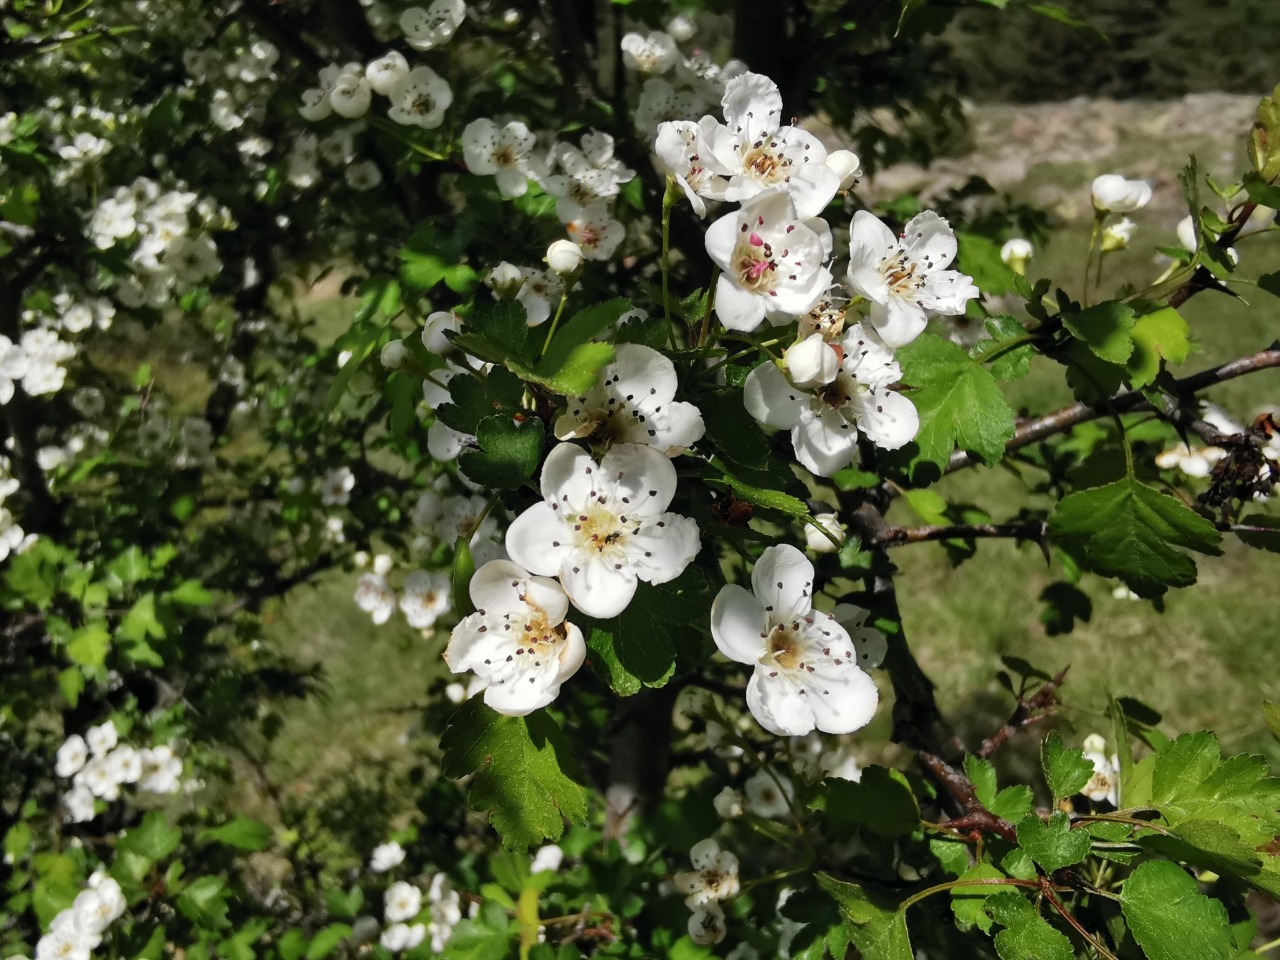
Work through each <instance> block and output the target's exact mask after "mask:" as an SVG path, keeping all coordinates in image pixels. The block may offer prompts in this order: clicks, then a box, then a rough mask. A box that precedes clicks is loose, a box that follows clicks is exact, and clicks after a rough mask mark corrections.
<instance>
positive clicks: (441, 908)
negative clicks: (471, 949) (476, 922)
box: [427, 873, 462, 953]
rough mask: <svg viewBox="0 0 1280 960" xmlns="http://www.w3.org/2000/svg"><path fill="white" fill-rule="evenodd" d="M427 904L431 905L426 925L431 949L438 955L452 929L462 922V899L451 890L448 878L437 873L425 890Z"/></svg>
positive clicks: (447, 940) (455, 891)
mask: <svg viewBox="0 0 1280 960" xmlns="http://www.w3.org/2000/svg"><path fill="white" fill-rule="evenodd" d="M427 902H428V903H430V904H431V908H430V909H431V922H430V923H428V924H427V933H428V934H430V936H431V949H432V950H434V951H435V952H436V953H440V952H441V951H443V950H444V948H445V946H446V945H447V944H448V942H449V938H450V937H452V936H453V928H454V927H456V926H457V925H458V924H459V923H460V922H461V920H462V897H461V896H459V895H458V891H457V890H455V889H453V886H452V885H451V884H450V883H449V878H448V877H446V876H445V875H444V874H443V873H437V874H436V875H435V876H434V877H432V878H431V885H430V886H429V887H428V888H427Z"/></svg>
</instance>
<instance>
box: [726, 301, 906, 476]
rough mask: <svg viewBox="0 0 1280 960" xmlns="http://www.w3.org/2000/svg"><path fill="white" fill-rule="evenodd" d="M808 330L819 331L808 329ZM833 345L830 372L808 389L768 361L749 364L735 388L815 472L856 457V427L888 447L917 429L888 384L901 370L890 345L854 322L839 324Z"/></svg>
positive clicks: (828, 473)
mask: <svg viewBox="0 0 1280 960" xmlns="http://www.w3.org/2000/svg"><path fill="white" fill-rule="evenodd" d="M815 337H819V338H820V334H811V335H810V339H813V338H815ZM824 346H825V349H829V350H830V349H833V348H832V347H831V346H829V345H824ZM840 346H841V350H842V356H841V360H840V367H839V370H838V372H837V373H836V376H835V378H834V379H833V380H832V381H831V382H830V383H828V384H825V385H822V386H819V387H817V388H816V389H815V390H813V391H812V392H809V391H806V390H802V389H801V388H800V387H798V386H796V385H794V384H793V383H791V382H790V381H789V380H788V379H787V377H786V376H785V375H784V374H783V373H782V371H781V370H779V369H778V368H777V367H776V366H775V365H774V364H772V363H763V364H761V365H760V366H758V367H756V368H755V369H754V370H752V371H751V373H749V374H748V375H747V379H746V382H745V383H744V384H743V390H742V399H743V402H744V403H745V405H746V408H747V412H749V413H750V414H751V415H752V416H753V417H755V418H756V419H757V420H759V421H760V422H761V423H765V424H768V425H769V426H771V427H776V428H778V429H782V430H788V429H789V430H790V431H791V445H792V447H793V448H794V449H795V453H796V459H797V460H799V461H800V462H801V463H802V464H803V465H804V466H805V467H806V468H807V469H809V470H811V471H812V472H813V473H815V474H817V475H819V476H823V477H829V476H831V475H832V474H834V473H835V472H836V471H837V470H840V469H841V468H843V467H845V466H847V465H848V464H850V463H851V462H853V461H854V460H855V459H856V458H857V455H858V446H857V441H858V431H859V430H861V431H862V433H864V434H865V435H866V436H867V438H868V439H869V440H871V442H872V443H874V444H875V445H876V446H878V447H881V448H883V449H885V450H896V449H898V448H899V447H901V446H902V445H903V444H906V443H907V442H909V441H910V440H911V439H912V438H914V437H915V435H916V433H917V431H919V429H920V417H919V414H917V412H916V408H915V406H914V405H913V404H912V403H911V401H910V400H909V399H907V397H905V396H904V395H903V394H901V393H897V392H896V391H893V390H890V389H889V386H890V385H891V384H892V383H894V382H895V381H896V380H897V379H898V378H899V377H900V376H901V375H902V372H901V370H900V368H899V367H898V364H897V362H896V361H895V360H894V359H893V351H892V350H890V349H889V348H888V347H886V346H884V345H883V344H882V343H880V342H879V341H878V340H876V339H875V338H874V337H872V336H871V335H869V334H868V333H867V332H866V331H864V330H863V329H862V325H861V324H854V325H853V326H851V327H850V328H849V329H848V330H846V331H845V333H844V339H843V340H842V341H841V344H840Z"/></svg>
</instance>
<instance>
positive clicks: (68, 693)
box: [58, 667, 85, 710]
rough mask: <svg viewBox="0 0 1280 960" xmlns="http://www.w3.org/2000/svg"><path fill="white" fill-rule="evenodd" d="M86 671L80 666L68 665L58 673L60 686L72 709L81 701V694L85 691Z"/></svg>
mask: <svg viewBox="0 0 1280 960" xmlns="http://www.w3.org/2000/svg"><path fill="white" fill-rule="evenodd" d="M84 684H85V677H84V671H83V670H81V669H80V668H79V667H67V669H65V670H63V671H61V672H60V673H59V674H58V688H59V689H60V690H61V691H62V696H63V698H64V699H65V700H66V701H67V705H68V706H70V707H71V709H73V710H74V709H75V707H76V704H78V703H79V702H80V694H82V693H84Z"/></svg>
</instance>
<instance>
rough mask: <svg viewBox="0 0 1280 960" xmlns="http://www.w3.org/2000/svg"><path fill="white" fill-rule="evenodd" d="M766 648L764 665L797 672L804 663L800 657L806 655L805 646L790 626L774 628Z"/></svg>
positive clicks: (781, 624) (782, 624)
mask: <svg viewBox="0 0 1280 960" xmlns="http://www.w3.org/2000/svg"><path fill="white" fill-rule="evenodd" d="M766 646H767V651H766V653H765V655H764V657H763V658H762V662H763V663H765V664H769V663H772V664H774V665H775V666H777V667H779V668H781V669H783V670H795V669H796V668H797V667H799V666H801V664H802V662H803V661H801V659H800V657H801V656H802V655H803V653H804V646H803V644H801V643H800V638H799V637H798V636H796V634H795V632H794V631H793V630H792V629H791V627H790V626H789V625H787V624H785V623H780V624H778V625H777V626H776V627H774V628H773V630H772V631H770V633H769V638H768V641H767V643H766Z"/></svg>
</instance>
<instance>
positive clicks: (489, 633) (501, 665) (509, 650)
mask: <svg viewBox="0 0 1280 960" xmlns="http://www.w3.org/2000/svg"><path fill="white" fill-rule="evenodd" d="M468 592H469V593H470V594H471V602H472V603H474V604H475V607H476V612H475V613H473V614H471V615H470V616H468V617H465V618H464V619H463V620H462V622H461V623H459V624H458V625H457V626H456V627H454V628H453V633H452V635H451V636H450V637H449V646H448V648H447V649H446V650H445V653H444V658H445V662H446V663H448V664H449V669H450V670H452V671H453V672H454V673H462V672H463V671H466V670H471V671H473V672H474V673H475V675H476V677H477V678H478V679H480V680H481V681H483V682H484V684H485V691H484V702H485V703H487V704H488V705H489V706H490V707H492V708H493V709H494V710H496V711H498V712H499V713H502V714H506V715H507V716H516V717H518V716H523V715H525V714H527V713H530V712H532V711H534V710H537V709H538V708H539V707H545V706H546V705H547V704H548V703H551V701H553V700H554V699H555V698H556V697H557V696H558V695H559V693H560V686H561V684H563V683H564V682H565V681H566V680H568V679H569V678H570V677H572V676H573V675H574V674H575V673H577V671H578V668H579V667H581V666H582V663H583V661H584V660H585V659H586V653H587V648H586V642H585V640H584V639H583V637H582V631H581V630H579V629H578V628H577V627H576V626H574V625H573V624H572V623H567V622H566V621H565V619H564V618H565V614H566V613H568V611H569V599H568V597H567V596H566V595H565V592H564V590H563V589H561V587H560V585H559V584H558V583H556V582H555V581H554V580H549V579H547V578H545V577H534V576H530V575H529V573H528V572H527V571H525V570H524V569H522V568H521V567H520V566H518V565H516V564H514V563H512V562H511V561H509V560H491V561H490V562H489V563H486V564H485V565H484V566H483V567H481V568H480V569H479V570H477V571H476V572H475V575H474V576H473V577H472V578H471V583H470V584H469V586H468Z"/></svg>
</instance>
